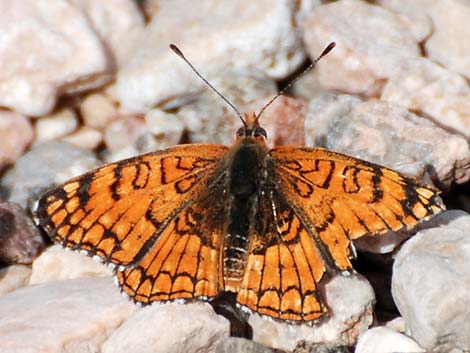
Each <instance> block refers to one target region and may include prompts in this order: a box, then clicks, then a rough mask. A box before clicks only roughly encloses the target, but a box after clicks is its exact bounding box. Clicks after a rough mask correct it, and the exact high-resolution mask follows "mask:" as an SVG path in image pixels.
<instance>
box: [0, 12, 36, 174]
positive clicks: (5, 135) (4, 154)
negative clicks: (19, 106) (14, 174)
mask: <svg viewBox="0 0 470 353" xmlns="http://www.w3.org/2000/svg"><path fill="white" fill-rule="evenodd" d="M0 6H1V5H0ZM0 85H1V83H0ZM0 99H1V98H0ZM32 140H33V128H32V126H31V123H30V122H29V120H28V119H26V118H25V117H24V116H23V115H21V114H18V113H14V112H9V111H6V110H0V171H1V170H2V169H3V168H4V167H5V166H7V165H8V164H11V163H13V162H14V161H15V160H16V159H17V158H19V157H20V156H21V154H22V153H23V151H24V150H25V148H26V147H27V146H28V145H29V144H30V143H31V141H32Z"/></svg>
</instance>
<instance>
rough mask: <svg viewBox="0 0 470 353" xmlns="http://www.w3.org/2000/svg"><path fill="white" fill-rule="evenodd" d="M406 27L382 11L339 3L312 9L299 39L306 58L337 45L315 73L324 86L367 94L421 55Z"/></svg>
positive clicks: (350, 0)
mask: <svg viewBox="0 0 470 353" xmlns="http://www.w3.org/2000/svg"><path fill="white" fill-rule="evenodd" d="M351 14H354V16H351ZM411 27H412V22H409V21H404V20H403V19H402V18H401V17H400V16H399V15H397V14H395V13H393V12H391V11H389V10H387V9H384V8H381V7H378V6H375V5H372V4H370V3H368V2H366V1H361V0H344V1H336V2H332V3H327V4H324V5H321V6H318V7H316V8H315V11H312V12H311V13H310V15H309V17H308V19H307V20H306V23H305V24H304V26H303V30H304V32H303V35H304V41H305V45H306V49H307V51H308V53H309V56H310V57H311V58H316V57H317V56H318V55H319V53H321V51H322V50H323V49H324V48H325V47H326V46H327V45H328V43H330V42H332V41H334V42H336V44H337V45H336V48H335V49H334V50H333V51H332V52H331V54H329V55H328V58H327V59H325V60H322V61H321V62H319V63H318V65H317V67H316V68H315V71H316V72H317V73H318V79H319V81H320V83H321V85H322V86H323V87H328V88H333V89H337V90H341V91H344V92H348V93H362V94H366V95H372V93H374V92H376V91H377V88H376V87H375V86H376V85H377V84H380V81H381V80H383V79H385V78H387V77H388V76H390V75H391V74H392V73H393V72H394V71H395V69H396V67H397V66H399V64H400V62H402V61H403V60H405V59H406V58H410V57H417V56H419V55H420V49H419V45H418V42H419V40H418V39H417V38H415V35H414V33H413V31H412V30H411Z"/></svg>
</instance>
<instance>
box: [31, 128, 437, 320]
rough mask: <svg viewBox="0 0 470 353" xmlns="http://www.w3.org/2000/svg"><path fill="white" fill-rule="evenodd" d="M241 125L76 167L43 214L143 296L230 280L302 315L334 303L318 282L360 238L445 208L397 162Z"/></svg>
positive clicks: (254, 304)
mask: <svg viewBox="0 0 470 353" xmlns="http://www.w3.org/2000/svg"><path fill="white" fill-rule="evenodd" d="M254 129H255V131H258V130H256V129H260V128H259V126H254ZM260 131H261V130H260ZM242 133H244V134H245V135H246V136H241V135H239V139H238V141H237V143H235V145H234V146H233V147H232V148H227V147H225V146H219V145H182V146H177V147H174V148H170V149H167V150H164V151H157V152H154V153H149V154H146V155H142V156H138V157H135V158H132V159H128V160H124V161H121V162H117V163H112V164H109V165H106V166H103V167H101V168H98V169H96V170H94V171H91V172H89V173H87V174H84V175H82V176H79V177H77V178H74V179H72V180H70V181H68V182H66V183H65V184H63V185H62V186H59V187H57V188H54V189H52V190H50V191H49V192H47V193H46V194H45V195H43V196H42V197H41V199H40V200H39V203H38V205H37V208H36V210H35V215H36V220H37V222H38V223H39V224H40V225H42V226H43V227H44V228H45V229H46V231H47V232H48V233H49V234H50V236H51V237H52V238H53V239H54V240H55V241H56V242H58V243H61V244H62V245H64V246H66V247H68V248H71V249H75V250H85V251H86V252H87V253H88V254H90V255H96V256H98V257H100V258H101V259H102V260H103V261H104V262H107V263H111V264H114V265H116V275H117V278H118V281H119V283H120V285H121V287H122V289H123V290H124V291H125V292H126V293H127V294H129V296H131V297H132V298H133V299H134V300H136V301H138V302H142V303H151V302H154V301H162V300H163V301H167V300H174V299H187V300H190V299H197V298H199V299H204V300H210V299H211V298H214V297H215V296H217V295H218V294H219V293H220V292H221V291H232V292H235V293H237V302H238V303H239V304H240V305H241V306H242V307H244V308H247V309H249V310H251V311H253V312H257V313H259V314H261V315H265V316H268V317H272V318H275V319H280V320H286V321H288V322H296V323H302V322H313V321H314V320H317V319H318V318H320V317H321V316H322V315H323V314H324V313H326V312H327V308H326V306H325V303H324V301H323V300H322V298H321V296H320V294H319V293H320V292H319V290H318V288H319V285H321V283H322V279H323V277H324V274H325V272H327V271H332V272H335V271H336V272H339V273H344V272H345V271H351V270H352V267H351V263H350V258H351V257H352V256H353V252H352V250H351V248H352V244H351V241H352V240H354V239H357V238H360V237H362V236H364V235H368V234H369V235H379V234H382V233H385V232H387V231H390V230H391V231H396V230H399V229H402V228H410V227H413V226H414V225H416V224H417V223H418V222H420V221H422V220H426V219H428V218H430V217H431V216H432V215H434V214H437V213H439V212H440V211H441V210H443V209H444V206H443V204H442V203H441V201H440V198H439V197H438V191H437V190H436V189H434V188H433V187H430V186H426V185H424V184H422V183H420V182H419V181H417V180H415V179H413V178H410V177H406V176H404V175H402V174H399V173H397V172H395V171H393V170H390V169H387V168H384V167H380V166H378V165H375V164H371V163H368V162H365V161H362V160H358V159H355V158H352V157H348V156H345V155H342V154H339V153H334V152H331V151H328V150H324V149H320V148H302V147H277V148H274V149H272V150H268V148H267V147H266V145H265V144H264V139H262V138H260V136H258V135H256V134H255V135H254V136H255V137H252V136H251V135H249V134H253V133H252V130H249V129H248V127H246V126H245V131H242Z"/></svg>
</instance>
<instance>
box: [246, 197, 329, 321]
mask: <svg viewBox="0 0 470 353" xmlns="http://www.w3.org/2000/svg"><path fill="white" fill-rule="evenodd" d="M255 224H256V226H255V227H254V229H253V232H252V236H251V237H252V238H251V244H250V248H249V255H248V259H247V265H246V269H245V274H244V277H243V281H242V284H241V287H240V289H239V292H238V296H237V301H238V303H239V304H240V305H242V306H244V307H247V308H248V309H250V310H252V311H255V312H258V313H259V314H261V315H266V316H270V317H273V318H276V319H282V320H287V321H291V322H302V321H312V320H315V319H317V318H319V317H320V316H322V315H323V313H324V312H325V311H326V308H325V306H324V305H323V303H322V301H321V299H320V294H319V292H318V287H317V283H318V282H319V281H320V279H321V278H322V276H323V273H324V272H325V265H324V262H323V260H322V258H321V254H320V252H319V251H318V248H317V246H316V245H315V243H314V242H315V240H314V238H312V237H311V236H310V235H309V234H308V232H307V230H306V229H305V226H304V225H303V224H302V222H301V220H300V219H299V217H298V216H297V215H296V214H295V212H294V211H293V209H292V208H290V207H289V205H288V204H287V203H286V202H285V200H284V199H283V197H282V196H281V195H279V194H278V193H277V192H276V191H274V190H271V191H269V190H266V192H265V193H263V194H262V195H261V197H260V199H259V206H258V214H257V220H256V222H255Z"/></svg>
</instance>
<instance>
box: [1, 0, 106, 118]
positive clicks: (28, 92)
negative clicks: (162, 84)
mask: <svg viewBox="0 0 470 353" xmlns="http://www.w3.org/2000/svg"><path fill="white" fill-rule="evenodd" d="M0 32H2V54H1V55H0V66H1V67H2V68H3V69H2V70H1V72H0V105H1V106H5V107H8V108H11V109H13V110H16V111H18V112H21V113H23V114H26V115H33V116H39V115H44V114H47V113H49V112H50V111H51V110H52V109H53V107H54V105H55V103H56V100H57V97H58V96H60V95H61V94H62V93H64V92H71V91H80V90H84V89H87V88H92V87H98V86H100V85H102V84H103V83H105V82H106V81H108V80H109V79H110V78H111V77H110V74H109V72H110V70H111V66H110V61H109V60H108V58H107V56H106V53H105V50H104V48H103V46H102V43H101V41H100V39H99V38H98V36H97V35H96V33H95V32H94V30H93V28H92V27H91V26H90V23H89V21H88V19H87V17H86V16H85V15H84V13H83V12H81V11H80V10H79V9H78V8H77V7H75V6H73V5H72V4H70V3H69V2H64V1H60V0H50V1H35V0H25V1H2V2H1V3H0Z"/></svg>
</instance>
